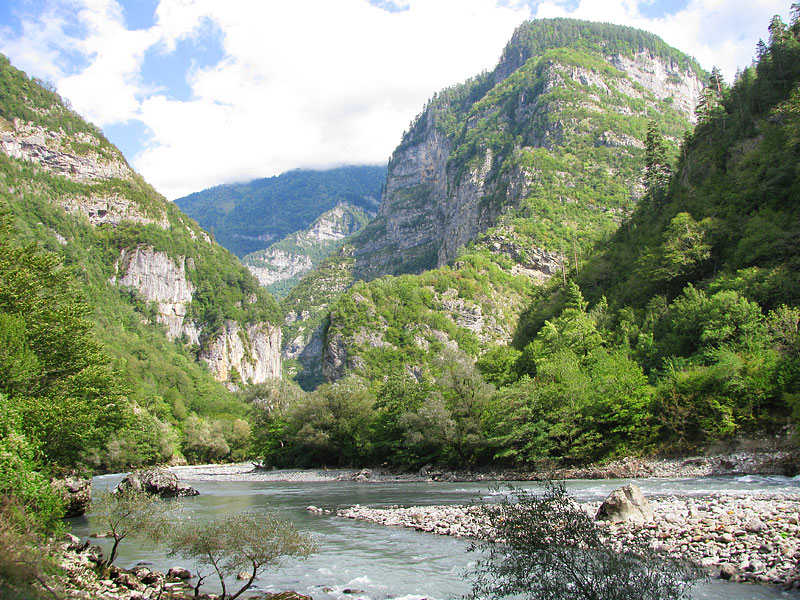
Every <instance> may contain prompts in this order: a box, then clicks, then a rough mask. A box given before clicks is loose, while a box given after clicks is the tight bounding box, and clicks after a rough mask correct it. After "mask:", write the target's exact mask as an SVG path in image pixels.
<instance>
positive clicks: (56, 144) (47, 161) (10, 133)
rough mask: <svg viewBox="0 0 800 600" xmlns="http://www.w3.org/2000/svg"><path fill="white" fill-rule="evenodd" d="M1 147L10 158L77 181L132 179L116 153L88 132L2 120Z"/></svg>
mask: <svg viewBox="0 0 800 600" xmlns="http://www.w3.org/2000/svg"><path fill="white" fill-rule="evenodd" d="M2 129H3V131H2V133H1V134H0V148H2V150H3V152H4V153H5V154H7V155H8V156H10V157H11V158H17V159H21V160H25V161H29V162H35V163H37V164H39V165H41V166H42V167H43V168H44V169H46V170H48V171H51V172H53V173H57V174H58V175H63V176H65V177H67V178H69V179H72V180H74V181H80V182H84V183H85V182H91V181H103V180H108V179H131V178H132V177H133V171H131V169H130V167H129V166H128V165H127V163H126V162H125V161H124V159H123V158H122V157H121V156H120V155H119V154H118V153H115V152H109V151H108V150H106V149H105V148H101V147H100V142H99V140H98V139H97V138H96V137H94V136H92V135H89V134H87V133H80V132H79V133H75V134H71V135H69V136H68V135H66V134H64V133H63V131H62V132H60V131H52V130H49V129H45V128H44V127H40V126H37V125H34V124H32V123H24V122H22V121H21V120H20V119H14V121H13V124H9V123H8V121H4V127H3V128H2Z"/></svg>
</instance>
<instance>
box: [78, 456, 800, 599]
mask: <svg viewBox="0 0 800 600" xmlns="http://www.w3.org/2000/svg"><path fill="white" fill-rule="evenodd" d="M176 473H177V474H178V476H179V478H180V479H181V480H182V481H186V482H187V483H190V484H191V485H192V486H193V487H195V488H196V489H197V490H198V491H199V492H200V495H199V496H195V497H191V498H182V499H179V500H173V502H176V503H178V504H179V505H180V512H179V514H180V518H184V519H192V520H198V519H200V520H209V519H216V518H221V517H225V516H228V515H231V514H235V513H238V512H243V511H246V512H255V513H259V512H267V511H272V512H276V513H277V514H278V515H279V516H281V517H282V518H285V519H289V520H291V521H293V522H294V523H295V525H296V527H297V528H298V529H300V530H302V531H305V532H308V533H311V534H312V535H313V536H314V539H315V541H316V543H317V545H318V546H319V552H318V553H317V554H315V555H313V556H311V557H310V558H309V559H307V560H305V561H290V562H287V563H286V564H285V565H284V566H282V567H281V568H279V569H277V570H270V571H267V572H266V573H264V574H263V575H262V576H261V578H260V579H258V580H257V581H256V583H255V585H254V587H253V588H251V590H250V591H251V592H252V591H256V592H257V591H266V592H279V591H283V590H289V589H291V590H296V591H298V592H300V593H303V594H307V595H309V596H312V597H313V598H314V599H315V600H333V599H336V600H343V599H351V600H352V599H355V598H363V599H366V600H389V599H392V600H421V599H422V598H429V599H431V600H444V599H447V598H454V597H459V596H461V595H462V594H465V593H467V592H469V590H470V584H469V582H468V581H467V580H466V579H465V573H466V572H467V571H468V570H469V568H470V567H471V566H472V564H473V563H474V560H475V558H476V557H475V555H474V554H471V553H469V552H468V549H469V546H470V542H469V541H467V540H463V539H457V538H451V537H446V536H437V535H432V534H427V533H422V532H418V531H415V530H413V529H406V528H394V527H383V526H380V525H375V524H371V523H366V522H363V521H354V520H350V519H345V518H341V517H337V516H335V515H334V514H326V513H322V514H319V513H310V512H308V511H307V510H306V508H307V507H308V506H310V505H313V506H316V507H319V508H321V509H326V510H331V511H334V512H335V510H336V509H338V508H344V507H348V506H352V505H354V504H361V505H363V506H374V507H380V506H389V505H399V506H412V505H444V504H465V503H469V502H471V501H473V500H476V499H491V497H492V496H494V495H496V494H497V493H498V491H497V490H496V489H495V486H493V485H492V484H490V483H487V482H479V483H433V482H420V481H410V482H393V481H383V482H360V483H359V482H353V481H338V480H336V477H335V474H330V475H328V474H327V473H326V472H278V473H275V472H264V471H257V472H250V469H249V466H246V465H245V466H239V467H236V468H225V467H222V468H220V467H214V466H211V467H192V468H183V469H176ZM122 477H123V475H122V474H120V475H104V476H100V477H96V478H95V479H94V480H93V493H94V494H95V495H97V494H99V493H102V492H104V491H106V490H108V489H110V488H113V487H114V486H115V485H116V484H117V483H118V482H119V481H120V480H121V479H122ZM286 479H290V481H286ZM631 482H634V483H636V484H637V485H639V486H640V487H641V488H642V490H643V492H644V494H645V495H646V496H670V495H678V496H701V495H707V494H765V493H766V494H773V493H774V494H798V493H800V478H798V477H795V478H786V477H762V476H752V475H750V476H744V477H703V478H688V479H637V480H631V479H616V480H613V479H612V480H573V481H569V482H567V488H568V489H569V490H570V492H571V493H572V494H573V496H574V497H575V498H576V499H577V500H579V501H582V502H590V501H601V500H603V499H604V498H605V497H606V496H607V495H608V494H609V493H610V492H611V491H612V490H614V489H616V488H618V487H620V486H622V485H625V484H626V483H631ZM519 487H523V488H526V489H538V488H537V485H536V484H535V483H532V482H523V483H520V484H519ZM71 523H72V531H73V533H74V534H75V535H78V536H80V537H82V538H83V537H86V536H89V535H90V534H92V533H97V532H99V531H101V529H102V526H101V525H99V524H97V523H94V522H93V518H92V514H91V512H90V513H88V514H87V515H86V516H84V517H78V518H75V519H71ZM96 542H97V543H99V544H100V545H101V546H103V547H104V549H106V550H107V549H108V548H110V543H109V540H107V539H98V540H96ZM116 562H117V564H118V565H119V566H120V567H123V568H130V567H133V566H135V565H137V564H142V563H144V564H147V565H148V566H149V567H150V568H154V569H157V570H161V571H164V572H166V571H167V570H168V569H169V568H170V567H172V566H176V565H180V566H185V567H187V568H189V569H190V570H191V571H192V572H194V571H195V568H194V565H192V564H191V563H189V562H188V561H185V560H183V559H179V558H174V557H170V556H168V552H167V549H166V548H163V547H157V546H156V547H154V546H152V545H151V544H149V543H147V542H144V543H142V542H140V541H139V540H135V539H126V540H124V541H123V542H122V543H121V545H120V555H119V558H118V559H117V561H116ZM206 582H207V583H205V584H204V585H203V588H202V590H203V591H206V592H217V591H219V588H218V585H217V583H216V581H212V580H211V578H210V577H209V578H208V579H207V580H206ZM231 585H232V586H234V587H236V582H231ZM252 595H253V594H252V593H249V592H248V593H247V594H246V595H245V597H250V596H252ZM693 597H694V598H697V599H701V598H702V599H719V600H722V599H732V600H745V599H770V598H785V599H792V600H800V593H796V592H785V591H782V590H780V589H777V588H771V587H766V586H754V585H746V584H732V583H727V582H722V581H719V580H716V581H712V582H710V583H708V584H703V585H699V586H697V587H695V588H694V590H693Z"/></svg>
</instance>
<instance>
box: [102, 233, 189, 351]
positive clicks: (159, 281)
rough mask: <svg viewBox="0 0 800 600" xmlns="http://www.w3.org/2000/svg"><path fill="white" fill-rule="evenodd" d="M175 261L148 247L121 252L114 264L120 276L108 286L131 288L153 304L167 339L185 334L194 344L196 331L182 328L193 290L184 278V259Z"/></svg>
mask: <svg viewBox="0 0 800 600" xmlns="http://www.w3.org/2000/svg"><path fill="white" fill-rule="evenodd" d="M177 258H178V260H177V262H176V261H174V260H173V259H172V258H170V257H169V256H168V255H167V253H166V252H156V251H155V250H154V249H153V248H152V247H139V248H136V249H134V250H123V251H122V253H121V255H120V258H119V261H118V262H117V272H118V273H121V275H120V276H119V277H115V278H112V283H117V284H118V285H122V286H128V287H132V288H134V289H136V290H137V291H138V292H139V293H140V294H141V296H142V298H144V299H145V300H146V301H148V302H156V303H157V304H158V316H157V317H156V319H157V321H158V322H159V323H161V324H162V325H164V327H165V328H166V330H167V337H169V338H170V339H173V340H174V339H175V338H178V337H180V336H181V335H182V334H184V333H186V334H187V336H188V337H189V341H190V342H192V343H195V344H196V343H197V342H198V341H199V338H198V330H197V328H196V327H194V326H193V325H191V324H187V326H186V327H184V318H185V316H186V307H187V306H188V305H189V303H190V302H191V301H192V294H193V293H194V291H195V287H194V285H193V284H192V282H191V281H189V280H188V279H187V277H186V262H187V261H186V258H185V257H182V256H180V257H177ZM190 264H191V261H190Z"/></svg>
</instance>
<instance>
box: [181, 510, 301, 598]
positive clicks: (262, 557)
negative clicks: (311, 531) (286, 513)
mask: <svg viewBox="0 0 800 600" xmlns="http://www.w3.org/2000/svg"><path fill="white" fill-rule="evenodd" d="M172 538H173V539H172V540H171V543H170V547H171V550H170V554H172V555H177V556H181V557H183V558H187V559H190V560H193V561H195V562H196V563H197V564H198V565H199V566H200V567H201V568H202V567H208V568H210V569H212V570H213V572H214V573H216V575H217V577H218V578H219V583H220V586H221V587H222V596H221V598H222V599H223V600H234V599H235V598H238V597H239V596H240V595H241V594H242V593H244V591H245V590H247V589H248V588H250V586H251V585H253V581H255V579H256V577H257V576H258V574H259V573H260V572H262V571H263V570H264V569H266V568H267V567H277V566H279V565H280V564H281V563H282V562H283V561H284V560H285V559H286V558H288V557H299V558H306V557H307V556H308V555H309V554H311V553H312V552H314V551H315V550H316V546H315V545H314V541H313V540H312V539H311V537H310V536H308V535H307V534H304V533H300V532H298V531H297V530H296V529H295V528H294V526H293V525H292V524H291V523H289V522H287V521H283V520H281V519H278V518H277V517H276V516H275V515H273V514H258V515H256V514H252V513H246V514H240V515H235V516H232V517H228V518H227V519H220V520H217V521H210V522H206V523H197V522H187V523H184V524H181V525H179V526H178V527H177V528H176V529H175V531H174V533H173V536H172ZM242 570H248V571H249V572H250V578H249V580H248V581H247V582H246V583H245V584H244V585H243V586H242V587H241V588H240V589H239V590H237V591H236V592H235V593H233V594H229V593H228V589H227V587H226V584H225V579H226V578H229V577H232V576H233V575H235V574H236V573H238V572H240V571H242ZM207 576H208V575H206V576H205V577H207ZM205 577H201V579H204V578H205Z"/></svg>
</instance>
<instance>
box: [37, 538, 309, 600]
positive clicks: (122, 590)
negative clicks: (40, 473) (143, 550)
mask: <svg viewBox="0 0 800 600" xmlns="http://www.w3.org/2000/svg"><path fill="white" fill-rule="evenodd" d="M58 550H59V555H58V565H59V567H60V569H61V573H60V575H59V576H57V577H56V578H55V580H54V581H51V582H49V583H50V586H49V587H50V588H51V590H52V591H53V592H54V593H55V594H56V597H59V596H58V593H59V592H63V593H64V594H65V597H69V598H76V599H81V600H98V599H99V600H216V599H217V598H219V596H218V595H216V594H205V593H200V594H197V595H195V591H194V585H193V584H194V583H195V582H196V579H193V577H192V574H191V573H190V572H189V571H188V570H187V569H184V568H182V567H175V568H172V569H170V570H169V571H168V572H167V573H162V572H160V571H157V570H151V569H149V568H147V567H145V566H137V567H134V568H132V569H122V568H119V567H118V566H116V565H111V566H108V567H101V566H100V565H99V564H98V563H100V561H101V560H102V558H103V552H102V550H101V549H100V547H99V546H88V547H85V546H84V545H83V544H82V543H81V541H80V539H79V538H77V537H74V536H71V535H69V534H68V535H67V536H66V541H65V542H64V543H63V544H61V545H60V547H59V549H58ZM190 580H191V581H190ZM246 597H247V598H251V599H252V598H259V599H261V600H312V599H311V598H310V597H309V596H305V595H302V594H298V593H297V592H292V591H287V592H280V593H277V594H268V593H257V592H255V591H251V592H249V593H248V595H247V596H246Z"/></svg>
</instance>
